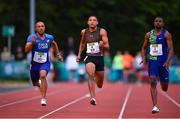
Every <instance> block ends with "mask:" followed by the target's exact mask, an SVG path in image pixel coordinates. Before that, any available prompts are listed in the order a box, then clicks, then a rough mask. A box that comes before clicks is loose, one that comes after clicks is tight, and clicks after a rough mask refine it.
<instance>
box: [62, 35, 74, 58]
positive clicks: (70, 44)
mask: <svg viewBox="0 0 180 119" xmlns="http://www.w3.org/2000/svg"><path fill="white" fill-rule="evenodd" d="M71 51H75V48H74V38H73V37H72V36H69V37H68V38H67V44H66V47H65V48H64V55H65V57H67V55H68V54H69V53H70V52H71Z"/></svg>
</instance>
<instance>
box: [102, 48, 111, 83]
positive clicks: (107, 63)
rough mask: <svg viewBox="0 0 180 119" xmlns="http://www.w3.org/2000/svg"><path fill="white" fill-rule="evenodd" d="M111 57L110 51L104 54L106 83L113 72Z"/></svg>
mask: <svg viewBox="0 0 180 119" xmlns="http://www.w3.org/2000/svg"><path fill="white" fill-rule="evenodd" d="M111 65H112V61H111V56H110V53H109V52H108V51H106V52H104V67H105V77H104V78H105V81H107V77H108V75H109V72H110V71H111Z"/></svg>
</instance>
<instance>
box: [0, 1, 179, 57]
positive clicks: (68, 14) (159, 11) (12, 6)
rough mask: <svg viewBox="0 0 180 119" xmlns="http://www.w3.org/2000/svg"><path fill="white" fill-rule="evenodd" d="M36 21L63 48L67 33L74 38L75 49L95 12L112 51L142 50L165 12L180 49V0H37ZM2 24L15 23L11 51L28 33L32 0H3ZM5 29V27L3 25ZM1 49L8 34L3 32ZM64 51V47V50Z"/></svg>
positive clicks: (175, 42) (0, 36) (0, 18)
mask: <svg viewBox="0 0 180 119" xmlns="http://www.w3.org/2000/svg"><path fill="white" fill-rule="evenodd" d="M35 2H36V6H35V8H36V12H35V13H36V21H37V20H42V21H44V22H45V24H46V32H47V33H50V34H53V35H54V36H55V39H56V41H57V42H58V44H59V46H60V48H61V49H66V48H65V43H66V40H67V37H69V36H72V37H74V39H75V49H76V53H77V51H78V45H79V41H80V31H81V29H83V28H86V27H87V19H88V17H89V15H96V16H97V18H98V19H99V22H100V24H99V26H100V27H103V28H105V29H106V30H107V31H108V37H109V41H110V45H111V49H110V52H111V53H112V54H114V53H115V52H116V51H117V50H121V51H124V50H129V51H130V52H131V53H133V54H134V53H135V52H136V51H138V50H140V47H141V45H142V43H143V40H144V35H145V33H146V32H148V31H149V30H151V29H152V28H153V19H154V18H155V17H156V16H162V17H163V18H164V21H165V26H166V28H167V29H168V30H169V31H170V32H171V33H172V36H173V42H174V48H175V52H176V53H179V52H180V47H179V44H180V40H179V39H180V34H179V31H180V1H179V0H35ZM0 16H1V17H0V26H1V27H2V26H3V25H14V26H15V36H13V37H12V53H13V52H14V51H15V47H16V46H17V45H21V46H24V44H25V42H26V38H27V35H28V34H29V0H1V1H0ZM1 33H2V29H1ZM0 41H1V43H0V49H1V50H2V48H3V46H5V45H7V38H4V37H3V36H2V35H0ZM64 52H65V51H64Z"/></svg>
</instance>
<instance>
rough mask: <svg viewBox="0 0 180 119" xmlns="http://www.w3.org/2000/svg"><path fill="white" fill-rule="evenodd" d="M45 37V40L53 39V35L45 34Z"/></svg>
mask: <svg viewBox="0 0 180 119" xmlns="http://www.w3.org/2000/svg"><path fill="white" fill-rule="evenodd" d="M45 37H46V38H50V39H54V36H53V35H51V34H47V33H46V34H45Z"/></svg>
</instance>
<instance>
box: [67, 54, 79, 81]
mask: <svg viewBox="0 0 180 119" xmlns="http://www.w3.org/2000/svg"><path fill="white" fill-rule="evenodd" d="M66 68H67V70H68V76H69V77H68V79H69V80H73V81H76V82H77V81H78V76H77V74H78V73H77V70H78V63H77V62H76V55H75V53H74V51H70V53H69V54H68V56H67V58H66Z"/></svg>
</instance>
